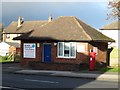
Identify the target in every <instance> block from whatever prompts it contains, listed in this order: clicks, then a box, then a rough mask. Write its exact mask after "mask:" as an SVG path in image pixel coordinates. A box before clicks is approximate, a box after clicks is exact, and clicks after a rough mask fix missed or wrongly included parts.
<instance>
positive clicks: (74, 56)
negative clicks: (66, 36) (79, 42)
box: [57, 42, 76, 58]
mask: <svg viewBox="0 0 120 90" xmlns="http://www.w3.org/2000/svg"><path fill="white" fill-rule="evenodd" d="M59 43H62V44H63V56H59ZM65 43H66V42H58V44H57V45H58V47H57V57H58V58H76V42H69V43H74V44H75V56H70V54H71V50H70V49H69V57H65V56H64V50H65V49H64V44H65ZM69 48H70V47H69Z"/></svg>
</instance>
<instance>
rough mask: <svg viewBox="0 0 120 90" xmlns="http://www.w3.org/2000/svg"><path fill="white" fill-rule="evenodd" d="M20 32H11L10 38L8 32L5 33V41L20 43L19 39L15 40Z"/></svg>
mask: <svg viewBox="0 0 120 90" xmlns="http://www.w3.org/2000/svg"><path fill="white" fill-rule="evenodd" d="M19 35H20V34H9V38H7V34H3V41H5V42H15V43H19V44H20V41H19V40H13V38H14V37H17V36H19Z"/></svg>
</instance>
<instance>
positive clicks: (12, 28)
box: [5, 21, 48, 33]
mask: <svg viewBox="0 0 120 90" xmlns="http://www.w3.org/2000/svg"><path fill="white" fill-rule="evenodd" d="M46 23H48V21H25V22H24V23H23V24H22V26H21V27H20V28H18V27H17V22H15V21H13V22H12V23H11V24H10V25H9V26H8V27H7V28H6V30H5V33H26V32H28V31H31V30H32V29H33V28H35V27H38V26H42V25H44V24H46Z"/></svg>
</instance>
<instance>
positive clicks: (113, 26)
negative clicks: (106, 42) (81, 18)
mask: <svg viewBox="0 0 120 90" xmlns="http://www.w3.org/2000/svg"><path fill="white" fill-rule="evenodd" d="M100 30H120V20H117V21H113V22H112V23H110V24H107V25H105V26H103V27H102V28H100Z"/></svg>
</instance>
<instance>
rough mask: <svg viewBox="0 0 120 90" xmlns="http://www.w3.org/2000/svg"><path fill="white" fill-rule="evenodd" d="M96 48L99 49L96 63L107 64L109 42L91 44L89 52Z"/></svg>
mask: <svg viewBox="0 0 120 90" xmlns="http://www.w3.org/2000/svg"><path fill="white" fill-rule="evenodd" d="M94 47H97V52H96V53H97V55H96V62H98V63H100V62H104V63H106V59H107V48H108V44H107V42H90V43H89V45H88V48H89V50H90V49H92V50H93V49H94Z"/></svg>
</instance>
